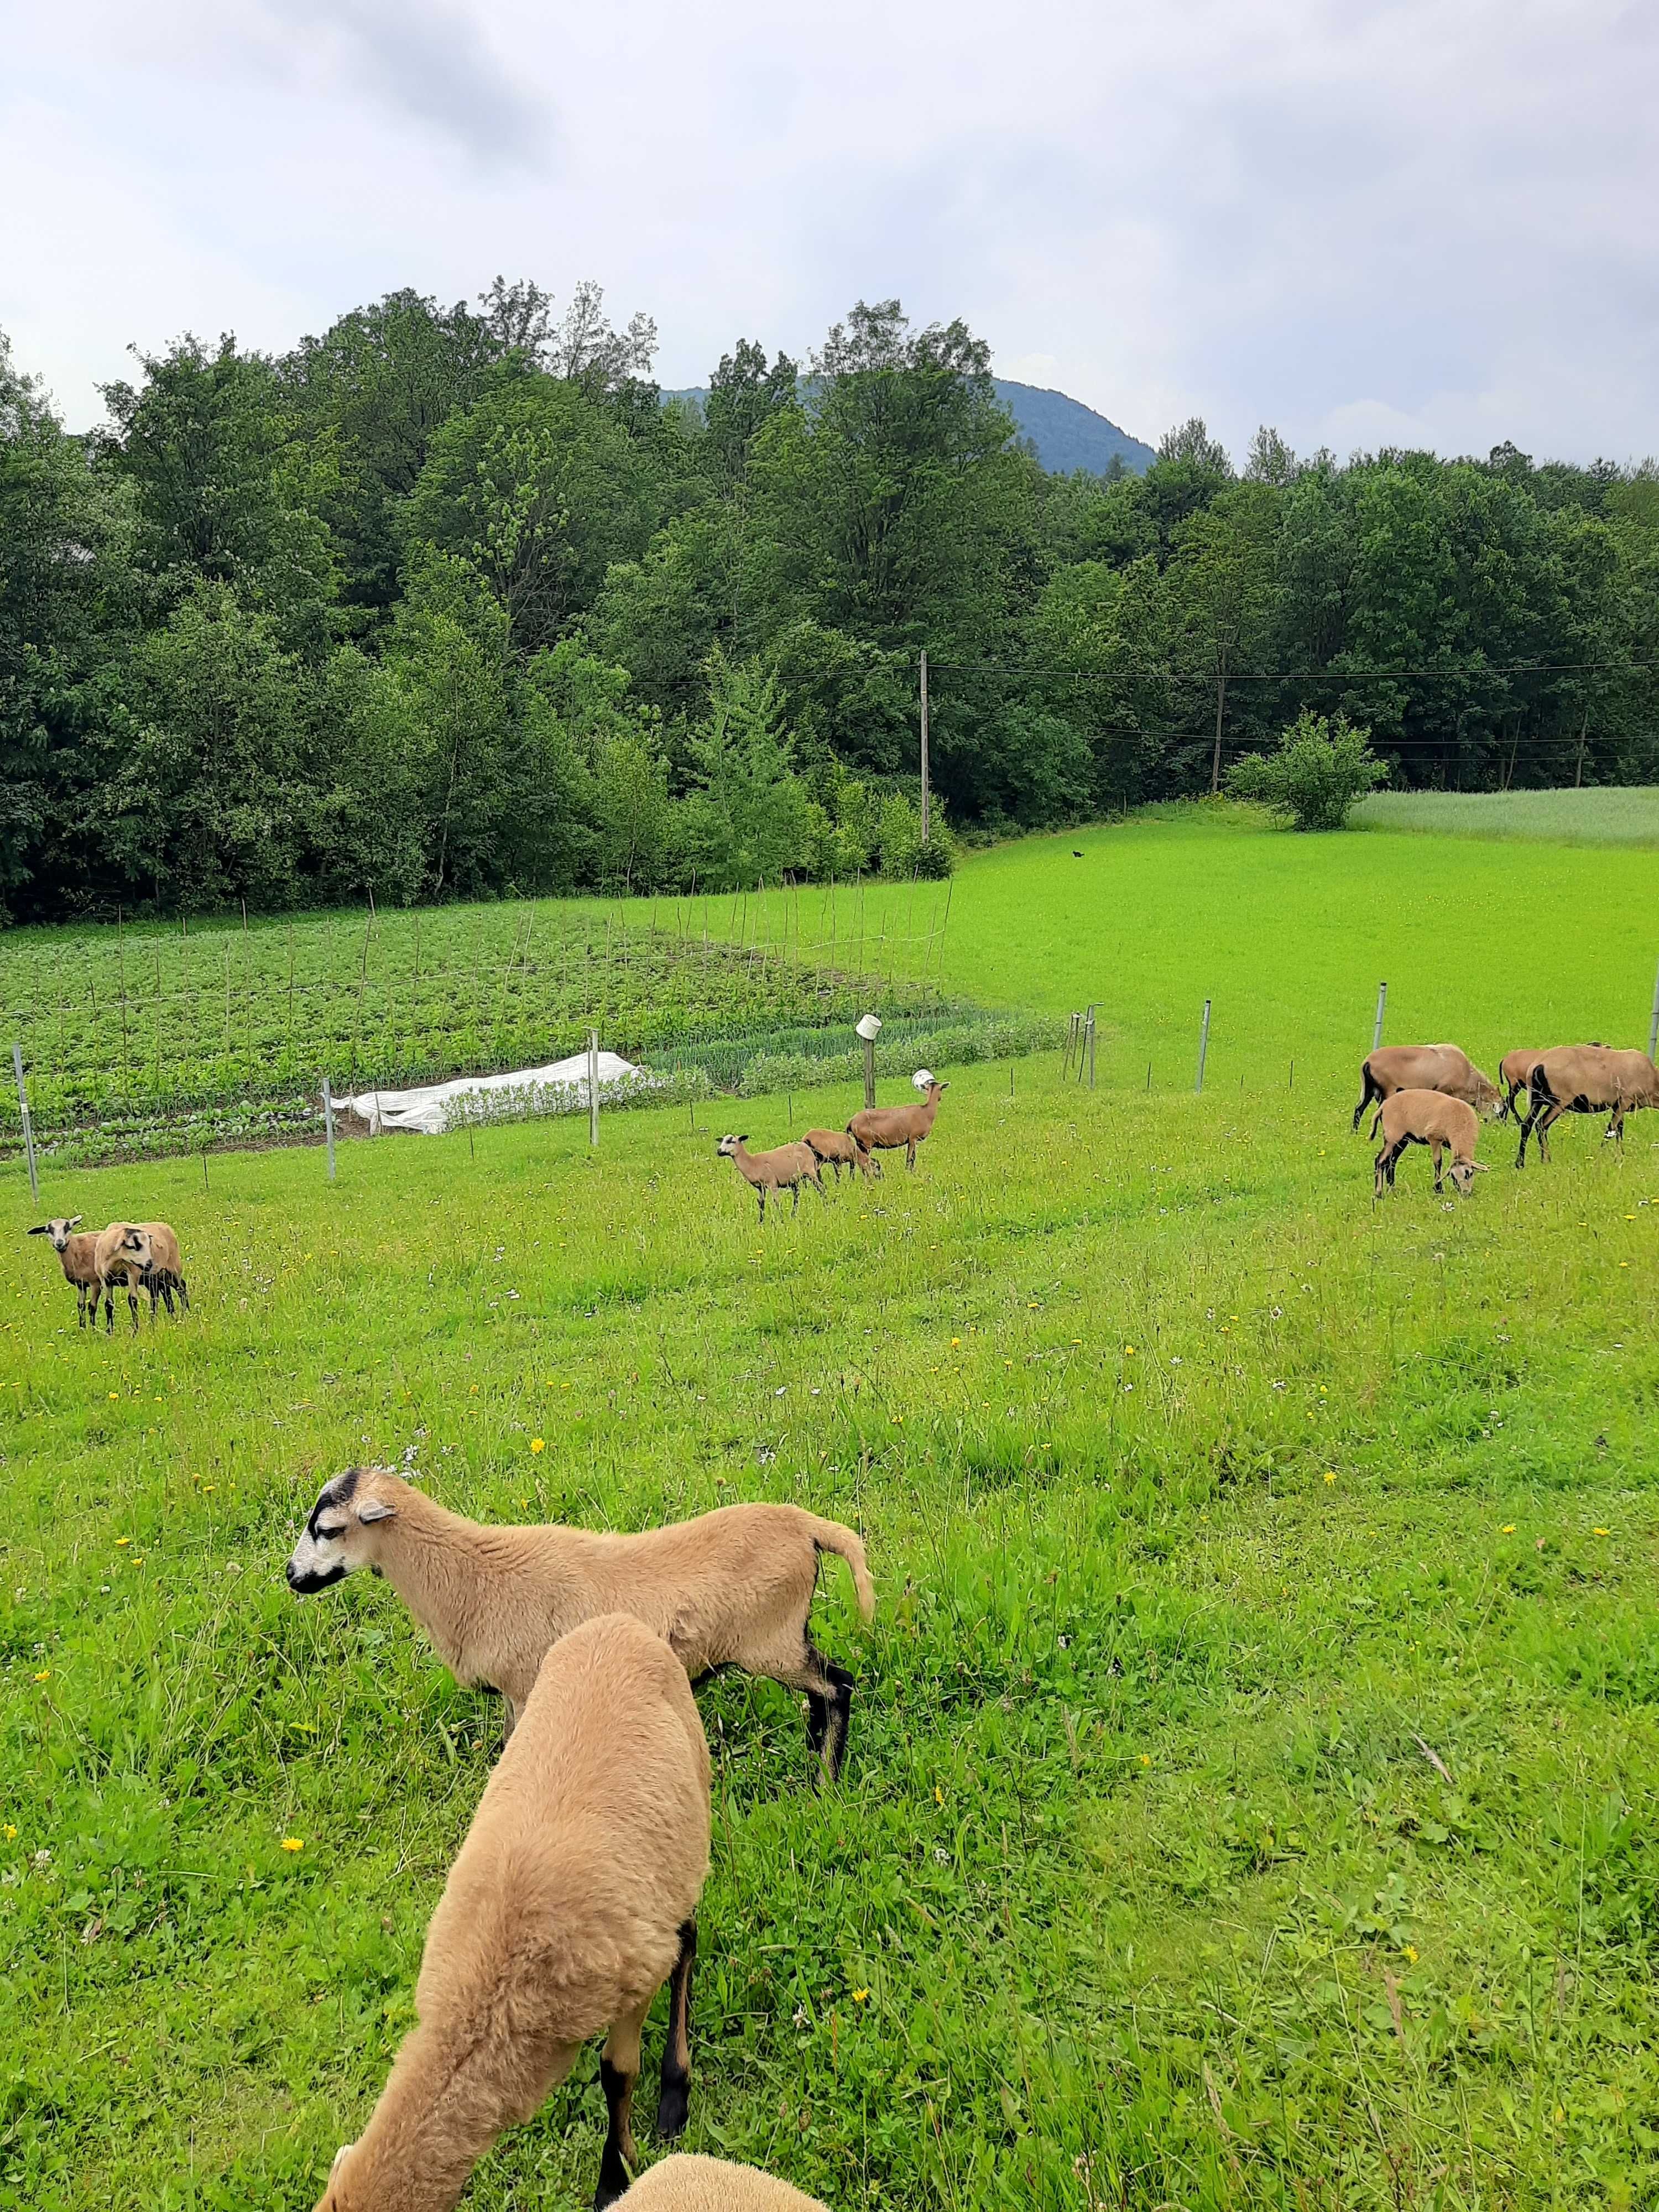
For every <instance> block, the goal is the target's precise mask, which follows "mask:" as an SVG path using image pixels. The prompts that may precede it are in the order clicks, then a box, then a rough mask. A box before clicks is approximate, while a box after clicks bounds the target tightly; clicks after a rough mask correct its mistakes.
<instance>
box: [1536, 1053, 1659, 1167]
mask: <svg viewBox="0 0 1659 2212" xmlns="http://www.w3.org/2000/svg"><path fill="white" fill-rule="evenodd" d="M1527 1097H1528V1108H1527V1118H1526V1120H1525V1121H1522V1124H1521V1149H1520V1151H1519V1152H1518V1153H1517V1154H1516V1161H1515V1164H1516V1167H1523V1166H1524V1165H1525V1164H1526V1158H1527V1139H1528V1137H1529V1136H1531V1134H1532V1133H1533V1131H1534V1129H1536V1130H1537V1133H1538V1157H1539V1158H1540V1159H1541V1160H1547V1159H1548V1158H1549V1156H1550V1151H1549V1136H1548V1132H1549V1131H1550V1129H1551V1128H1552V1127H1553V1125H1554V1124H1555V1123H1556V1122H1557V1121H1559V1120H1560V1118H1561V1116H1562V1115H1564V1114H1605V1115H1607V1129H1606V1132H1605V1133H1606V1134H1607V1136H1609V1137H1612V1138H1614V1139H1616V1140H1617V1141H1618V1142H1619V1143H1620V1144H1621V1145H1622V1144H1623V1143H1624V1141H1625V1116H1626V1114H1633V1113H1635V1112H1636V1111H1637V1109H1638V1108H1639V1107H1643V1106H1659V1067H1656V1066H1654V1064H1653V1062H1652V1061H1651V1060H1650V1059H1649V1058H1648V1056H1647V1054H1646V1053H1644V1052H1635V1051H1631V1052H1617V1051H1613V1050H1612V1049H1610V1048H1608V1047H1607V1045H1604V1044H1566V1045H1560V1046H1558V1047H1557V1048H1556V1049H1555V1050H1554V1051H1553V1052H1541V1053H1540V1054H1538V1056H1537V1058H1536V1059H1535V1060H1534V1061H1533V1064H1532V1066H1531V1069H1530V1070H1529V1072H1528V1076H1527Z"/></svg>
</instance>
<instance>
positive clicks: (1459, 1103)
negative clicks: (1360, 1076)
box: [1373, 1091, 1486, 1198]
mask: <svg viewBox="0 0 1659 2212" xmlns="http://www.w3.org/2000/svg"><path fill="white" fill-rule="evenodd" d="M1376 1118H1377V1120H1378V1121H1380V1122H1381V1123H1382V1125H1383V1149H1382V1151H1381V1152H1379V1153H1378V1154H1377V1156H1376V1182H1375V1183H1374V1185H1373V1195H1374V1196H1376V1197H1377V1198H1381V1197H1382V1195H1383V1185H1384V1183H1386V1184H1387V1185H1388V1187H1389V1189H1390V1190H1392V1189H1393V1188H1394V1170H1395V1163H1396V1161H1397V1160H1398V1159H1399V1158H1400V1155H1401V1152H1404V1151H1405V1149H1406V1147H1407V1145H1426V1146H1428V1148H1429V1151H1430V1153H1431V1156H1432V1158H1433V1160H1434V1187H1435V1188H1436V1189H1437V1190H1441V1189H1443V1188H1444V1187H1445V1186H1444V1184H1443V1182H1442V1181H1441V1172H1440V1170H1441V1154H1442V1153H1443V1152H1450V1154H1451V1156H1452V1164H1451V1179H1452V1183H1453V1185H1454V1187H1455V1189H1456V1190H1457V1191H1458V1192H1459V1193H1460V1194H1461V1195H1462V1196H1463V1197H1466V1198H1467V1197H1468V1192H1469V1187H1470V1185H1471V1183H1472V1182H1474V1177H1475V1176H1477V1175H1485V1174H1486V1169H1485V1168H1483V1167H1481V1166H1480V1164H1479V1163H1478V1162H1477V1161H1476V1159H1475V1157H1474V1147H1475V1143H1476V1140H1477V1139H1478V1138H1479V1136H1480V1121H1479V1120H1478V1119H1477V1117H1476V1115H1475V1111H1474V1107H1473V1106H1471V1105H1470V1104H1469V1103H1468V1101H1467V1100H1465V1099H1462V1098H1448V1097H1447V1096H1446V1094H1445V1093H1444V1091H1395V1093H1394V1095H1393V1096H1392V1097H1389V1098H1385V1099H1384V1100H1383V1106H1382V1110H1381V1112H1380V1113H1379V1114H1378V1115H1377V1117H1376Z"/></svg>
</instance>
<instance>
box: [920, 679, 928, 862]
mask: <svg viewBox="0 0 1659 2212" xmlns="http://www.w3.org/2000/svg"><path fill="white" fill-rule="evenodd" d="M927 795H928V794H927V649H926V647H924V648H923V650H922V655H921V842H922V843H923V844H924V845H925V844H926V843H927V826H928V808H927Z"/></svg>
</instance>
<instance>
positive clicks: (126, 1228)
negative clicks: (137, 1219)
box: [92, 1221, 142, 1336]
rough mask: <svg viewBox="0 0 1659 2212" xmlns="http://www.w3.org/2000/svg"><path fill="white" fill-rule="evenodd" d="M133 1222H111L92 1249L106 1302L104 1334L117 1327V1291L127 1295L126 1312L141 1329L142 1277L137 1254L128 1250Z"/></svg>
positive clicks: (95, 1306) (95, 1314)
mask: <svg viewBox="0 0 1659 2212" xmlns="http://www.w3.org/2000/svg"><path fill="white" fill-rule="evenodd" d="M136 1233H137V1232H136V1230H135V1227H134V1225H133V1224H132V1223H131V1221H112V1222H111V1223H110V1225H109V1226H108V1227H107V1228H106V1229H100V1231H99V1232H98V1241H97V1243H96V1244H95V1245H94V1247H93V1255H92V1264H93V1266H94V1267H95V1268H96V1269H97V1272H98V1288H99V1291H100V1293H101V1295H102V1297H103V1301H104V1334H105V1335H106V1336H107V1335H108V1334H110V1332H111V1331H112V1329H113V1328H114V1327H115V1293H116V1291H117V1290H118V1289H121V1290H125V1292H126V1294H127V1311H128V1312H129V1313H130V1314H131V1316H132V1326H133V1328H135V1329H136V1328H137V1326H138V1285H139V1279H140V1275H141V1272H142V1271H141V1269H140V1267H139V1264H138V1260H137V1255H136V1254H135V1253H134V1252H133V1251H132V1250H131V1249H130V1248H129V1246H128V1244H127V1238H128V1237H131V1236H133V1235H135V1234H136ZM92 1304H93V1320H94V1326H96V1322H97V1311H98V1299H97V1297H94V1299H93V1302H92Z"/></svg>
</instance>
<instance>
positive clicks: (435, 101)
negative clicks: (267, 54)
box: [266, 0, 553, 168]
mask: <svg viewBox="0 0 1659 2212" xmlns="http://www.w3.org/2000/svg"><path fill="white" fill-rule="evenodd" d="M266 4H267V8H268V11H269V13H270V15H273V16H275V17H277V18H279V19H286V20H287V21H289V22H295V23H297V22H303V23H305V24H307V25H319V26H321V25H325V26H327V27H329V28H330V29H331V30H332V31H333V32H335V33H337V34H338V35H339V36H341V37H342V38H343V40H345V41H346V42H347V43H348V45H349V46H350V47H351V48H352V49H354V50H355V52H356V59H357V62H358V65H359V69H360V70H361V73H362V78H363V80H364V82H365V83H366V85H367V87H368V89H369V90H370V91H372V92H373V93H374V94H375V95H376V96H377V97H378V98H379V99H380V100H381V101H382V102H383V103H384V104H385V105H386V106H389V107H391V108H392V109H393V110H394V111H397V112H401V113H403V114H404V115H407V116H410V117H412V118H414V119H415V120H416V122H419V123H424V124H427V125H430V126H431V127H432V128H434V129H435V130H437V131H441V132H442V133H443V135H444V136H445V137H448V138H451V139H453V141H454V143H456V144H457V145H458V146H459V147H460V148H461V149H463V151H465V153H467V154H470V155H471V156H472V158H473V159H474V160H475V161H477V162H478V163H479V164H480V166H481V167H487V168H494V167H503V166H507V165H513V164H522V165H531V166H539V164H540V162H541V161H542V160H543V158H544V155H546V153H547V150H548V148H549V145H550V141H551V138H552V134H553V121H552V117H551V115H550V112H549V111H548V109H547V107H546V106H545V105H544V103H543V102H542V101H541V100H539V99H538V98H537V97H536V96H535V95H534V94H531V93H528V92H526V91H525V90H522V89H521V88H520V87H519V86H517V85H515V84H514V83H513V82H512V80H511V79H510V78H509V77H508V76H507V74H506V72H505V71H504V70H502V68H501V64H499V63H498V62H497V61H496V59H495V56H494V55H493V54H492V53H491V52H490V51H489V46H488V45H487V44H486V42H485V40H484V38H483V33H482V31H481V29H480V27H479V25H478V24H477V21H476V20H475V19H474V18H473V16H472V15H471V14H470V12H469V11H468V10H467V9H465V8H460V7H451V6H447V5H446V4H445V0H266Z"/></svg>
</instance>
